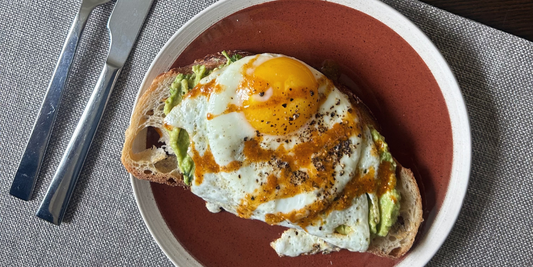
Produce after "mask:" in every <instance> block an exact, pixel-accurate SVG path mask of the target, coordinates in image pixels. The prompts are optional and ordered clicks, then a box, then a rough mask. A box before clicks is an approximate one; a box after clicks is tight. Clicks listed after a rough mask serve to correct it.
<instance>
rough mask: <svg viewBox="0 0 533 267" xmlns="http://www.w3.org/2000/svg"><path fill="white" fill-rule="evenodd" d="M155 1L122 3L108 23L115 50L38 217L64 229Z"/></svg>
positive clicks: (109, 55) (110, 49)
mask: <svg viewBox="0 0 533 267" xmlns="http://www.w3.org/2000/svg"><path fill="white" fill-rule="evenodd" d="M152 2H153V0H118V1H117V2H116V4H115V7H114V8H113V12H112V13H111V16H110V18H109V21H108V23H107V28H108V29H109V34H110V36H111V38H110V39H111V46H110V48H109V53H108V55H107V60H106V63H105V65H104V68H103V70H102V73H101V74H100V77H99V78H98V82H97V84H96V86H95V88H94V90H93V93H92V95H91V98H90V99H89V103H87V106H86V107H85V110H84V111H83V114H82V115H81V118H80V121H79V122H78V125H77V126H76V129H75V130H74V134H73V136H72V138H71V139H70V142H69V143H68V146H67V149H66V151H65V153H64V154H63V157H62V158H61V162H60V163H59V167H58V168H57V170H56V173H55V174H54V178H53V179H52V183H51V184H50V186H49V187H48V191H47V192H46V195H45V197H44V200H43V201H42V202H41V205H40V207H39V209H38V210H37V213H36V215H37V217H39V218H41V219H44V220H46V221H49V222H51V223H53V224H56V225H60V224H61V221H62V220H63V217H64V215H65V211H66V210H67V206H68V203H69V200H70V198H71V196H72V193H73V192H74V188H75V186H76V182H77V180H78V177H79V174H80V172H81V170H82V167H83V163H84V161H85V158H86V157H87V152H89V148H90V146H91V142H92V140H93V137H94V135H95V133H96V130H97V128H98V124H99V123H100V119H101V118H102V114H103V112H104V109H105V106H106V104H107V100H108V99H109V96H110V94H111V91H112V90H113V87H114V86H115V82H116V81H117V78H118V76H119V74H120V71H121V70H122V67H123V66H124V63H125V62H126V59H127V58H128V55H129V54H130V51H131V49H132V47H133V44H134V43H135V40H136V39H137V35H138V34H139V32H140V30H141V27H142V25H143V23H144V20H145V18H146V15H147V14H148V11H149V10H150V7H151V5H152Z"/></svg>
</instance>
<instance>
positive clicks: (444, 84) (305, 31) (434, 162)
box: [131, 0, 471, 266]
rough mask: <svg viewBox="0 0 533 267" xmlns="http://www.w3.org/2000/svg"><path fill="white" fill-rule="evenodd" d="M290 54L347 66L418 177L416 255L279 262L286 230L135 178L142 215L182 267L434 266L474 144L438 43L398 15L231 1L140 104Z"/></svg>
mask: <svg viewBox="0 0 533 267" xmlns="http://www.w3.org/2000/svg"><path fill="white" fill-rule="evenodd" d="M230 49H241V50H247V51H251V52H256V53H261V52H272V53H281V54H286V55H289V56H293V57H296V58H298V59H300V60H303V61H305V62H306V63H308V64H310V65H312V66H314V67H317V68H318V67H320V65H321V64H322V62H323V61H324V60H333V61H335V62H337V63H338V64H339V65H340V66H341V71H342V73H343V76H342V79H341V81H342V82H343V83H344V84H345V85H347V86H348V87H350V88H351V89H352V90H354V91H355V92H356V93H357V94H358V95H359V96H360V97H361V99H362V100H363V102H365V103H366V104H367V105H368V106H369V108H370V110H371V111H372V112H373V113H374V115H375V116H376V118H377V120H378V122H379V123H380V124H381V125H382V134H383V135H384V136H385V137H386V138H387V141H388V143H389V145H390V148H391V151H392V154H393V155H394V156H395V157H396V158H397V159H398V160H399V161H400V162H401V163H402V165H404V166H405V167H407V168H411V169H412V170H413V172H414V173H415V176H416V178H417V181H418V183H419V186H420V189H421V192H422V197H423V206H424V219H425V223H424V224H423V225H422V227H421V229H420V231H419V235H418V237H417V241H416V243H415V245H414V247H413V248H412V250H411V251H410V252H409V253H408V254H407V255H406V256H404V257H403V258H402V259H400V260H389V259H383V258H379V257H376V256H373V255H369V254H367V253H349V252H347V251H342V252H339V253H332V254H329V255H314V256H303V257H296V258H288V257H285V258H279V257H278V256H277V255H276V253H275V252H274V251H273V250H272V249H271V248H270V246H269V243H270V242H271V241H273V240H274V239H276V238H278V237H279V236H280V234H281V232H282V231H283V230H284V229H283V228H282V227H272V226H269V225H267V224H265V223H263V222H259V221H250V220H244V219H240V218H237V217H236V216H234V215H231V214H229V213H225V212H222V213H218V214H211V213H209V212H208V211H207V210H206V208H205V206H204V202H203V201H202V200H201V199H199V198H197V197H195V196H194V195H192V194H191V193H190V192H188V191H186V190H184V189H182V188H172V187H168V186H162V185H158V184H150V183H147V182H143V181H139V180H136V179H134V178H132V180H131V181H132V185H133V188H134V191H135V196H136V199H137V203H138V205H139V208H140V211H141V214H142V215H143V218H144V220H145V222H146V224H147V226H148V228H149V229H150V231H151V233H152V235H153V236H154V238H155V240H156V241H157V242H158V244H159V245H160V247H161V249H162V250H163V251H164V252H165V253H166V255H167V256H168V257H169V259H170V260H171V261H172V262H174V263H175V264H177V265H181V266H198V265H205V266H330V265H332V266H348V265H353V264H354V263H357V264H358V265H359V266H375V265H379V266H392V265H398V266H413V265H424V264H425V263H426V262H427V261H428V260H429V259H430V258H431V257H432V256H433V255H434V253H435V252H436V251H437V250H438V248H439V247H440V245H441V244H442V242H443V241H444V240H445V238H446V236H447V235H448V233H449V231H450V230H451V228H452V226H453V224H454V222H455V220H456V218H457V215H458V213H459V210H460V207H461V205H462V200H463V198H464V194H465V192H466V187H467V183H468V178H469V172H470V156H471V149H470V147H471V141H470V129H469V125H468V117H467V113H466V109H465V105H464V102H463V99H462V96H461V92H460V90H459V88H458V86H457V83H456V81H455V78H454V77H453V75H452V73H451V71H450V69H449V67H448V65H447V64H446V62H445V61H444V60H443V58H442V56H441V55H440V54H439V52H438V50H437V49H436V48H435V47H434V45H433V44H432V43H431V42H430V41H429V40H428V38H427V37H426V36H425V35H424V34H423V33H422V32H421V31H420V30H419V29H418V28H416V27H415V26H414V25H413V24H412V23H411V22H410V21H408V20H407V19H406V18H405V17H403V16H402V15H400V14H399V13H398V12H396V11H395V10H393V9H392V8H390V7H388V6H386V5H385V4H383V3H381V2H378V1H374V0H361V1H348V0H336V1H329V2H326V1H314V0H290V1H274V2H269V1H265V0H252V1H221V2H218V3H216V4H214V5H213V6H211V7H209V8H208V9H206V10H204V11H203V12H201V13H200V14H198V15H197V16H196V17H194V18H193V19H192V20H190V21H189V22H188V23H187V24H185V25H184V26H183V27H182V28H181V29H179V30H178V31H177V32H176V34H175V35H174V36H173V37H172V38H171V39H170V40H169V41H168V43H167V44H166V45H165V46H164V47H163V49H162V50H161V51H160V53H159V55H158V56H157V57H156V59H155V60H154V62H153V63H152V66H151V67H150V70H149V71H148V73H147V74H146V76H145V79H144V82H143V84H142V87H141V89H140V91H139V94H141V93H142V92H143V91H144V90H145V89H146V88H148V86H149V85H150V83H151V81H152V80H153V79H154V78H155V77H156V76H157V75H158V74H160V73H162V72H164V71H166V70H168V69H169V68H170V67H171V66H172V65H174V66H182V65H187V64H190V63H192V61H193V60H194V59H197V58H202V57H203V56H204V55H206V54H209V53H214V52H217V51H222V50H230Z"/></svg>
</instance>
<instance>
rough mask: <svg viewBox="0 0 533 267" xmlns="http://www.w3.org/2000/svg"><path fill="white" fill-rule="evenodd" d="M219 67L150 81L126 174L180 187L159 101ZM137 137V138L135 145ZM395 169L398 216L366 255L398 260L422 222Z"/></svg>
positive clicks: (125, 159) (410, 189) (367, 116)
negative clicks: (182, 80) (176, 85)
mask: <svg viewBox="0 0 533 267" xmlns="http://www.w3.org/2000/svg"><path fill="white" fill-rule="evenodd" d="M228 54H229V55H230V56H231V55H233V54H239V55H241V56H247V55H251V54H250V53H247V52H243V51H228ZM225 63H226V57H225V56H224V55H222V54H221V53H217V54H212V55H208V56H206V57H204V58H203V59H200V60H196V61H195V62H194V63H193V64H191V65H188V66H185V67H181V68H175V69H171V70H169V71H168V72H166V73H163V74H161V75H159V76H158V77H157V78H156V79H155V80H154V81H153V82H152V84H151V86H150V88H149V89H148V90H147V91H146V92H144V94H143V95H142V96H141V97H140V98H139V100H138V103H137V105H136V107H135V109H134V112H133V116H132V118H131V122H130V126H129V127H128V129H127V131H126V139H125V144H124V147H123V150H122V158H121V160H122V163H123V165H124V166H125V168H126V169H127V170H128V172H130V173H131V174H132V175H133V176H135V177H137V178H139V179H144V180H148V181H152V182H156V183H162V184H167V185H171V186H186V185H185V184H184V182H183V176H182V174H181V173H180V172H179V169H178V167H177V159H176V156H175V154H174V152H173V151H172V149H171V148H170V146H168V145H166V143H167V142H168V141H169V139H170V137H169V134H168V133H167V131H166V130H165V129H164V125H163V119H164V117H165V115H164V112H163V109H164V106H165V100H166V99H167V98H168V97H169V95H170V92H169V88H170V85H171V84H172V82H173V81H174V79H175V78H176V76H177V75H178V74H179V73H183V74H189V73H191V72H192V70H191V68H192V66H193V65H204V66H206V69H208V70H211V69H214V68H216V67H219V66H220V65H223V64H225ZM339 87H340V88H341V90H342V91H344V92H345V93H346V94H348V95H349V96H350V97H351V100H352V103H353V104H354V106H356V107H358V109H360V114H361V115H362V118H363V120H364V121H365V122H366V123H370V124H373V125H374V126H375V127H376V128H377V126H378V125H377V123H376V122H375V120H374V119H373V116H372V114H371V113H370V112H369V111H368V109H367V108H366V107H365V106H364V104H363V103H362V102H361V101H360V100H359V99H358V98H357V97H356V96H355V95H354V94H353V93H352V92H351V91H350V90H348V89H347V88H346V87H342V86H339ZM378 129H379V128H378ZM153 133H156V134H155V135H156V138H155V139H156V140H155V141H156V142H150V141H149V139H150V138H149V136H150V135H153ZM137 139H140V140H139V141H137V142H136V140H137ZM152 143H154V144H152ZM139 144H140V145H139ZM145 144H147V145H145ZM156 144H157V145H156ZM397 166H398V167H397V186H396V189H397V190H398V192H399V194H400V195H401V201H400V205H401V208H400V215H399V218H398V220H397V222H396V224H394V225H393V226H392V228H391V229H390V231H389V233H388V235H387V236H385V237H375V238H374V239H373V240H372V242H371V243H370V247H369V249H368V251H367V252H370V253H373V254H376V255H378V256H382V257H389V258H398V257H401V256H402V255H404V254H405V253H406V252H407V251H408V250H409V249H410V248H411V246H412V245H413V243H414V241H415V237H416V234H417V232H418V228H419V226H420V223H421V222H422V221H423V219H422V201H421V196H420V192H419V189H418V185H417V182H416V180H415V178H414V176H413V174H412V172H411V171H410V170H409V169H406V168H403V167H402V166H401V165H400V164H399V163H398V162H397Z"/></svg>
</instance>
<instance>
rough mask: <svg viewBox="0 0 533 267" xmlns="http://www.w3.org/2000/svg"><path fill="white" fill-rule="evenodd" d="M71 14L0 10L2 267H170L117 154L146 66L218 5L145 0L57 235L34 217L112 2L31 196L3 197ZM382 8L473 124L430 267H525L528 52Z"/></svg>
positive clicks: (448, 23) (84, 52) (449, 20)
mask: <svg viewBox="0 0 533 267" xmlns="http://www.w3.org/2000/svg"><path fill="white" fill-rule="evenodd" d="M80 2H81V1H76V0H64V1H33V0H13V1H1V2H0V107H1V111H2V115H1V116H0V144H1V148H2V149H1V151H2V152H1V154H0V244H1V245H0V247H1V248H0V266H12V265H13V266H124V265H126V266H132V265H133V266H170V265H172V264H171V262H170V261H169V260H168V259H167V258H166V257H165V255H164V254H163V252H162V251H161V250H160V249H159V247H158V246H157V244H156V243H155V241H154V240H153V239H152V237H151V236H150V233H149V232H148V229H147V228H146V226H145V225H144V223H143V221H142V218H141V215H140V213H139V211H138V210H137V206H136V204H135V200H134V196H133V192H132V188H131V185H130V182H129V179H128V174H127V173H126V171H125V170H124V168H123V167H122V165H121V164H120V155H119V154H120V153H119V152H120V151H121V147H122V142H123V139H124V131H125V129H126V128H127V125H128V121H129V114H130V112H131V109H132V103H133V101H134V99H135V95H136V93H137V90H138V88H139V86H140V83H141V81H142V78H143V76H144V73H145V72H146V71H147V69H148V67H149V65H150V63H151V61H152V60H153V58H154V57H155V56H156V54H157V53H158V51H159V50H160V49H161V48H162V46H163V45H164V44H165V42H166V41H167V40H168V39H169V38H170V37H171V36H172V34H174V32H175V31H176V30H177V29H179V27H181V26H182V25H183V24H184V23H185V22H186V21H188V20H189V19H190V18H192V17H193V16H194V15H195V14H197V13H198V12H200V11H201V10H203V9H205V8H206V7H208V6H209V5H210V4H212V3H213V2H215V1H191V0H189V1H183V0H159V1H155V3H154V6H153V8H152V10H151V13H150V15H149V17H148V19H147V21H146V24H145V26H144V28H143V31H142V32H141V34H140V35H139V39H138V42H137V44H136V46H135V47H134V49H133V51H132V53H131V54H130V58H129V59H128V61H127V62H126V65H125V67H124V69H123V71H122V73H121V75H120V77H119V79H118V82H117V84H116V87H115V89H114V91H113V94H112V95H111V98H110V100H109V102H108V105H107V108H106V111H105V114H104V118H103V120H102V122H101V124H100V127H99V130H98V132H97V134H96V137H95V139H94V142H93V145H92V147H91V150H90V154H89V156H88V158H87V160H86V163H85V166H84V168H83V171H82V175H81V176H80V179H79V182H78V185H77V187H76V192H75V194H74V196H73V198H72V200H71V202H70V206H69V209H68V212H67V214H66V216H65V220H64V222H63V224H62V225H61V226H60V227H57V226H55V225H52V224H50V223H47V222H44V221H42V220H40V219H38V218H37V217H35V216H34V213H35V211H36V210H37V208H38V206H39V203H40V201H41V200H42V199H43V197H44V194H45V193H46V188H47V186H48V185H49V184H50V181H51V179H52V176H53V174H54V170H55V168H56V166H57V165H58V164H59V161H60V158H61V155H62V153H63V151H64V150H65V148H66V145H67V143H68V140H69V139H70V136H71V135H72V133H73V131H74V128H75V125H76V123H77V121H78V119H79V117H80V116H81V113H82V110H83V108H82V107H84V106H85V104H86V103H87V101H88V98H89V96H90V92H91V90H92V88H93V87H94V85H95V84H96V81H97V79H98V75H99V73H100V71H101V69H102V67H103V64H104V61H105V55H106V51H107V48H108V42H109V38H108V34H107V31H106V23H107V19H108V16H109V14H110V12H111V10H112V7H113V3H109V4H106V5H103V6H100V7H97V8H96V9H95V11H94V12H93V13H92V15H91V17H90V19H89V22H88V24H87V26H86V28H85V32H84V34H83V36H82V39H81V43H80V45H79V47H78V52H77V54H76V57H75V61H74V64H73V67H72V69H71V73H70V78H69V80H68V81H67V87H66V91H65V93H64V95H63V100H62V102H61V106H60V110H59V114H58V118H57V120H56V125H55V127H54V131H53V134H52V138H51V142H50V145H49V148H48V152H47V154H46V160H45V162H44V165H43V168H42V171H41V175H40V179H39V182H38V183H37V186H36V189H35V193H34V195H33V197H32V199H31V201H28V202H25V201H22V200H19V199H16V198H14V197H12V196H10V195H9V188H10V186H11V182H12V180H13V176H14V174H15V172H16V168H17V165H18V162H19V160H20V157H21V155H22V149H23V147H24V144H25V143H26V140H27V139H28V138H29V135H30V131H31V128H32V125H33V122H34V120H35V116H36V114H37V112H38V110H39V107H40V103H41V101H42V99H43V97H44V94H45V91H46V88H47V85H48V81H49V80H50V77H51V75H52V73H53V70H54V67H55V64H56V61H57V58H58V56H59V53H60V51H61V48H62V46H63V42H64V40H65V37H66V35H67V32H68V29H69V27H70V24H71V23H72V20H73V18H74V16H75V14H76V12H77V10H78V8H79V5H80ZM384 2H385V3H387V4H389V5H391V6H392V7H393V8H395V9H397V10H398V11H400V12H401V13H402V14H404V15H405V16H407V17H408V18H409V19H411V20H412V21H413V22H414V23H415V24H416V25H417V26H418V27H420V28H421V29H422V31H424V32H425V33H426V34H427V35H428V36H429V38H430V39H431V40H432V41H433V42H434V43H435V45H436V46H437V47H438V49H439V50H440V51H441V53H442V54H443V55H444V57H445V59H446V60H447V61H448V63H449V64H450V66H451V68H452V70H453V71H454V73H455V75H456V77H457V79H458V81H459V84H460V87H461V90H462V92H463V95H464V97H465V100H466V104H467V108H468V112H469V115H470V122H471V127H472V141H473V162H472V173H471V177H470V184H469V188H468V192H467V195H466V198H465V202H464V206H463V209H462V211H461V213H460V215H459V218H458V220H457V223H456V225H455V227H454V228H453V230H452V232H451V234H450V236H449V237H448V238H447V240H446V242H445V243H444V245H443V246H442V247H441V249H440V250H439V251H438V253H437V254H436V255H435V256H434V258H433V259H432V260H431V261H430V263H429V264H428V265H430V266H501V265H503V266H508V265H513V266H531V264H532V262H533V253H531V251H532V250H533V245H531V235H532V232H533V213H532V212H531V211H530V210H531V206H533V198H532V197H531V192H532V191H533V153H532V150H533V108H532V107H533V64H532V63H533V43H532V42H529V41H526V40H524V39H521V38H519V37H516V36H513V35H510V34H507V33H504V32H501V31H498V30H495V29H493V28H490V27H487V26H484V25H481V24H478V23H475V22H473V21H470V20H467V19H464V18H461V17H458V16H456V15H453V14H450V13H447V12H445V11H442V10H439V9H437V8H434V7H431V6H429V5H426V4H423V3H420V2H418V1H410V0H401V1H396V0H386V1H384Z"/></svg>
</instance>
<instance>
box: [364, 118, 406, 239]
mask: <svg viewBox="0 0 533 267" xmlns="http://www.w3.org/2000/svg"><path fill="white" fill-rule="evenodd" d="M370 131H371V133H372V139H373V140H374V143H375V144H376V147H377V148H378V153H379V156H380V160H381V164H380V168H390V170H387V171H386V172H385V173H386V175H389V177H386V178H387V180H386V181H381V182H382V183H383V182H386V183H387V184H386V185H383V186H385V187H383V188H386V189H387V190H386V191H385V192H379V191H378V192H377V193H378V196H377V198H378V199H379V203H376V201H374V200H372V199H371V202H370V203H371V204H370V211H369V226H370V232H371V233H372V234H375V235H378V236H386V235H387V234H388V232H389V230H390V228H391V227H392V225H394V224H395V223H396V220H397V219H398V215H399V213H400V198H401V196H400V194H399V193H398V191H397V190H396V188H395V187H396V162H394V159H393V158H392V155H391V153H390V152H389V146H388V145H387V143H386V142H385V137H383V136H382V135H381V134H380V133H379V132H378V131H377V130H376V129H374V128H373V127H371V129H370ZM380 178H382V177H380ZM380 186H382V185H380ZM369 197H370V195H369ZM376 205H378V206H379V215H378V216H379V220H378V219H377V218H376V212H375V211H373V210H374V209H375V208H376ZM376 222H377V223H376Z"/></svg>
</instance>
